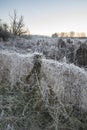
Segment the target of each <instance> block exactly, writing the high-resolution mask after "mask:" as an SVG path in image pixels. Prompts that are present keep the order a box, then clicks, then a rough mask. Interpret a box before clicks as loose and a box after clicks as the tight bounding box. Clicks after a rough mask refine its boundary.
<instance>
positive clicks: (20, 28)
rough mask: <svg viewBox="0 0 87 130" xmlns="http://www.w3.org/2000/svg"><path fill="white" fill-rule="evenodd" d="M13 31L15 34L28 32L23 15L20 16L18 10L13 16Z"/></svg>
mask: <svg viewBox="0 0 87 130" xmlns="http://www.w3.org/2000/svg"><path fill="white" fill-rule="evenodd" d="M10 18H11V32H12V33H13V34H14V35H19V36H20V35H21V34H24V33H26V32H27V31H26V30H25V29H24V26H25V25H24V19H23V16H20V17H18V16H17V12H16V10H14V15H13V16H11V15H10Z"/></svg>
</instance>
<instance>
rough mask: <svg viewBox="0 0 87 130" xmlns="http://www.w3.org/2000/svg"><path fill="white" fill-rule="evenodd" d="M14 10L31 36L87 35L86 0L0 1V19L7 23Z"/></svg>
mask: <svg viewBox="0 0 87 130" xmlns="http://www.w3.org/2000/svg"><path fill="white" fill-rule="evenodd" d="M14 9H15V10H16V11H17V14H18V16H20V15H23V16H24V23H25V26H26V27H27V28H29V30H30V33H31V34H40V35H51V34H53V33H56V32H57V33H58V32H70V31H75V32H86V34H87V0H0V19H2V20H3V21H4V22H8V23H9V22H10V19H9V18H10V17H9V14H10V15H13V12H14Z"/></svg>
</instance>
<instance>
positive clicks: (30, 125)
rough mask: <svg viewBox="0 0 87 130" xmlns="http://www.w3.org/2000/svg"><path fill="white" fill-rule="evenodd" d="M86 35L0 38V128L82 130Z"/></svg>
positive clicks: (85, 127) (86, 104)
mask: <svg viewBox="0 0 87 130" xmlns="http://www.w3.org/2000/svg"><path fill="white" fill-rule="evenodd" d="M86 115H87V39H86V38H85V39H79V38H78V39H77V38H72V39H70V38H69V39H68V38H67V39H66V38H51V37H45V36H32V35H31V36H21V37H19V36H14V37H11V38H9V39H8V40H7V41H3V40H1V41H0V130H87V116H86Z"/></svg>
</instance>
